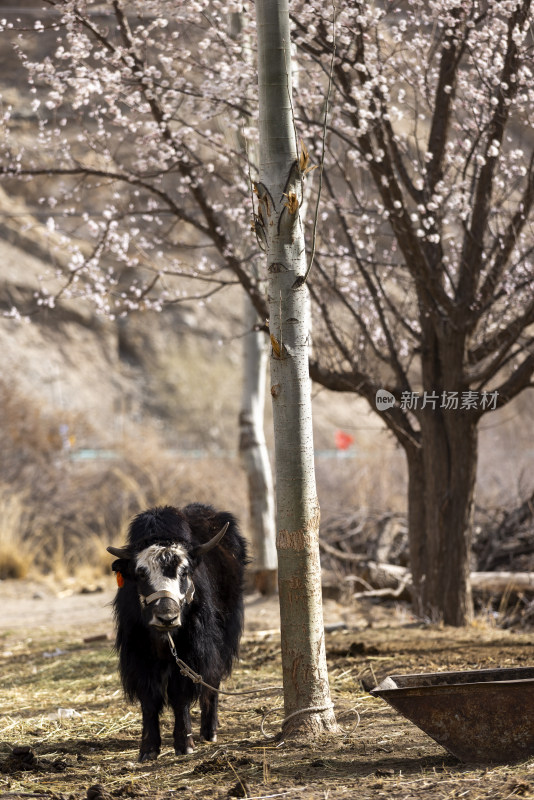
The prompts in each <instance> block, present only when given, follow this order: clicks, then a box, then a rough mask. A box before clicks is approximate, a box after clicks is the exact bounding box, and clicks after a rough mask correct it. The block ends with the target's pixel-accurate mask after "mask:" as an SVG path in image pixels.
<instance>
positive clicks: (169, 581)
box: [135, 544, 189, 605]
mask: <svg viewBox="0 0 534 800" xmlns="http://www.w3.org/2000/svg"><path fill="white" fill-rule="evenodd" d="M135 566H136V571H142V572H143V573H144V575H143V578H144V580H146V582H147V583H148V584H149V585H150V589H151V592H161V591H167V592H171V594H172V595H173V597H174V598H175V599H176V602H177V603H180V602H182V601H183V600H184V598H185V597H186V593H187V585H186V586H185V587H184V583H187V582H184V580H183V575H184V572H186V571H187V569H188V567H189V560H188V558H187V551H186V549H185V548H184V547H182V546H181V545H179V544H171V545H167V546H164V545H160V544H152V545H150V547H146V548H145V549H144V550H141V552H140V553H139V554H138V555H137V557H136V560H135ZM157 603H159V600H158V601H156V605H157Z"/></svg>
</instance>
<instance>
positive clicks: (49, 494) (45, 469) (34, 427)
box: [0, 384, 246, 579]
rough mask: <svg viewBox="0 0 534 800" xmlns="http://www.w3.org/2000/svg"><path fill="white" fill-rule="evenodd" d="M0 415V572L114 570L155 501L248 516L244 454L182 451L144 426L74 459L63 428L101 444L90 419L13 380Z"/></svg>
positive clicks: (2, 389)
mask: <svg viewBox="0 0 534 800" xmlns="http://www.w3.org/2000/svg"><path fill="white" fill-rule="evenodd" d="M0 415H1V417H0V418H2V419H3V425H2V426H1V428H0V447H1V448H2V454H3V458H2V461H1V462H0V518H1V523H0V577H14V578H15V577H22V576H23V575H24V574H26V572H27V571H28V570H29V569H30V568H31V567H35V568H36V569H37V570H39V571H40V572H43V573H51V574H53V575H54V576H56V577H57V578H60V579H61V578H65V577H67V576H69V575H72V574H74V573H76V574H79V573H80V571H82V570H83V571H84V572H85V573H88V572H91V573H92V574H93V576H97V575H102V574H105V573H108V572H109V565H110V557H109V554H108V553H107V552H106V546H107V545H109V544H114V543H115V544H116V543H119V542H121V541H123V539H124V536H125V533H126V529H127V526H128V524H129V522H130V520H131V518H132V517H133V516H134V515H135V514H137V513H139V512H140V511H142V510H144V509H145V508H147V507H150V506H153V505H164V504H171V505H178V506H179V505H185V504H186V503H189V502H207V503H211V504H213V505H214V506H218V507H221V508H225V509H226V508H227V509H228V510H231V511H234V512H235V513H236V514H237V515H238V516H240V517H243V516H244V512H245V509H246V500H245V497H246V492H245V481H244V478H243V476H242V475H241V471H240V469H239V465H238V463H237V460H234V459H229V458H225V459H223V458H220V457H217V456H214V457H213V458H203V459H195V458H187V457H186V456H185V455H183V454H182V455H175V454H173V453H171V452H169V451H168V450H167V449H166V445H165V443H164V442H163V441H162V439H161V438H160V437H159V436H158V435H157V434H155V433H148V432H146V431H143V438H142V439H138V438H135V437H134V436H132V437H131V438H130V439H129V441H128V442H127V443H126V444H124V445H123V446H122V447H121V448H117V449H114V450H113V451H112V452H111V453H107V454H105V453H101V454H100V455H99V452H98V450H97V451H96V452H95V453H94V457H93V458H91V459H89V460H85V459H82V460H76V453H73V452H70V451H69V450H68V448H67V449H66V448H65V447H64V443H63V441H62V438H61V436H60V433H59V431H60V425H65V424H66V422H67V423H68V424H69V429H70V430H73V431H76V437H77V442H79V443H80V444H83V443H84V440H85V442H87V443H90V444H91V445H94V444H95V442H97V437H96V436H95V434H94V432H92V431H91V430H90V428H89V427H88V426H86V425H85V424H84V421H83V419H81V418H79V417H76V418H75V417H68V416H67V415H66V414H65V413H63V412H61V415H60V414H59V413H58V414H57V415H53V414H50V413H48V414H47V413H44V412H43V411H41V410H40V409H39V408H38V407H37V405H36V404H35V403H34V402H32V401H31V400H30V399H28V398H26V397H24V396H22V395H20V394H19V393H18V392H17V391H16V390H15V389H12V388H10V387H8V386H6V385H5V384H4V385H2V384H0ZM106 445H107V443H106V442H102V443H101V446H104V447H105V446H106ZM228 476H231V488H230V487H229V482H228ZM229 497H231V501H229V499H228V498H229Z"/></svg>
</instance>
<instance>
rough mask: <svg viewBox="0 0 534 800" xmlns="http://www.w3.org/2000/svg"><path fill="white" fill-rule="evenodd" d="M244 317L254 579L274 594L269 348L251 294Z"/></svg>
mask: <svg viewBox="0 0 534 800" xmlns="http://www.w3.org/2000/svg"><path fill="white" fill-rule="evenodd" d="M244 320H245V326H246V328H247V330H248V331H249V332H248V333H247V334H246V335H245V338H244V340H243V367H244V375H243V393H242V399H241V413H240V415H239V452H240V454H241V459H242V462H243V467H244V469H245V472H246V475H247V483H248V497H249V514H250V534H251V539H252V550H253V558H254V561H253V570H254V582H255V586H256V588H257V589H258V590H259V591H260V592H261V593H262V594H273V593H274V592H275V591H276V579H277V563H278V562H277V556H276V527H275V509H274V487H273V477H272V472H271V464H270V461H269V454H268V452H267V443H266V441H265V433H264V427H263V419H264V410H265V379H266V373H267V358H268V347H267V340H266V337H265V334H264V333H263V332H262V331H255V330H254V327H255V326H256V325H257V323H258V314H257V312H256V310H255V309H254V307H253V305H252V303H251V302H250V300H249V298H248V297H245V309H244Z"/></svg>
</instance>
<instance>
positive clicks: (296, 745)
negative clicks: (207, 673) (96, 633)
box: [0, 627, 534, 800]
mask: <svg viewBox="0 0 534 800" xmlns="http://www.w3.org/2000/svg"><path fill="white" fill-rule="evenodd" d="M1 647H2V645H1V643H0V661H1V664H2V676H3V681H2V682H3V692H2V698H1V707H0V714H1V721H0V796H1V797H6V798H22V797H23V796H28V795H29V794H30V795H32V796H36V797H43V798H44V797H54V798H56V799H57V798H65V799H66V798H72V799H73V800H78V799H79V800H81V799H82V798H84V799H85V798H86V797H87V789H88V788H89V787H90V786H94V785H95V784H100V785H101V786H103V787H104V789H105V791H106V792H107V793H108V796H110V797H140V798H141V797H142V798H160V800H164V799H165V800H170V798H173V797H180V798H184V800H189V799H190V798H208V800H209V799H211V798H213V799H214V800H222V798H226V797H232V796H237V797H239V796H242V797H244V796H247V797H249V798H275V797H280V798H284V797H285V798H288V799H289V798H290V799H291V800H293V799H296V798H300V797H305V798H307V800H308V799H310V800H325V798H329V799H330V798H339V800H345V798H347V799H348V798H354V797H358V798H361V800H368V799H369V800H370V799H371V798H373V799H375V798H376V799H377V798H381V797H387V798H393V800H409V798H432V800H434V798H435V799H436V800H452V798H460V797H465V798H472V799H473V800H475V799H476V800H504V798H511V797H515V796H521V797H524V798H533V797H534V760H531V761H527V762H524V763H522V764H519V765H511V766H510V765H508V766H487V767H486V766H481V767H473V766H470V765H463V764H461V763H459V762H458V761H456V759H454V758H452V757H451V756H449V755H448V754H447V753H446V751H445V750H443V749H442V748H441V747H439V746H438V745H437V744H435V743H434V742H433V741H432V740H431V739H429V738H428V737H427V736H425V734H423V733H422V732H421V731H419V730H418V729H417V728H415V727H414V726H413V725H411V724H410V723H409V722H407V721H406V720H405V719H403V718H401V717H399V715H397V714H396V713H395V712H394V711H393V710H392V709H391V708H390V707H389V706H387V705H386V704H385V703H383V702H382V701H381V700H378V699H375V698H372V697H371V696H370V695H368V694H367V693H366V692H365V691H364V690H363V688H362V679H364V680H372V677H373V675H374V676H375V678H377V679H378V678H382V677H384V676H385V675H386V674H391V673H392V672H395V671H399V670H401V671H418V670H420V669H421V667H422V665H428V664H431V665H432V668H435V667H437V668H446V667H448V666H449V665H450V663H451V659H456V660H455V664H456V665H458V666H463V667H465V668H467V667H468V666H472V664H473V663H478V664H479V665H482V666H487V665H488V664H491V663H492V662H493V661H495V660H497V659H498V660H500V661H503V662H505V661H514V662H515V663H521V662H524V661H525V659H527V658H528V657H529V655H530V654H531V652H532V650H531V645H530V642H529V640H528V637H525V636H514V635H511V634H507V635H503V634H502V633H499V632H488V631H482V632H481V631H478V630H476V629H473V630H471V631H470V632H464V633H463V634H460V635H457V634H456V633H455V632H451V631H447V630H444V631H440V630H438V629H429V628H426V629H425V628H422V627H418V628H409V627H404V628H402V629H401V628H399V629H398V630H397V631H395V630H393V629H386V628H384V629H380V630H378V629H377V630H372V629H370V630H367V631H354V630H353V631H351V630H345V631H338V632H336V633H330V634H328V635H327V653H328V661H329V667H330V680H331V687H332V695H333V699H334V702H335V705H336V713H337V718H338V722H339V724H340V727H341V730H340V732H339V734H336V735H329V736H326V737H324V738H323V739H322V740H321V741H319V742H285V743H284V742H279V741H276V740H275V739H273V738H271V734H275V733H277V732H278V729H279V724H280V720H281V717H282V715H283V712H282V711H281V710H280V711H278V712H275V713H273V714H272V715H270V716H269V717H268V719H267V720H266V722H265V728H266V734H267V736H268V737H269V738H265V737H264V736H263V735H262V733H261V731H260V724H261V719H262V717H263V715H264V714H265V712H266V711H267V710H270V709H273V708H276V707H277V706H278V705H279V704H280V698H279V697H277V696H268V697H266V696H261V695H258V696H256V695H246V696H243V697H229V696H225V697H222V698H221V714H220V736H219V742H218V743H217V744H207V745H206V744H205V745H198V746H197V749H196V751H195V752H194V753H193V754H191V755H189V756H183V757H176V756H175V755H174V752H173V749H172V741H171V732H172V719H171V717H170V714H169V713H168V712H167V713H165V715H164V718H163V722H162V733H163V746H162V753H161V756H160V758H159V759H158V760H157V761H155V762H148V763H143V764H138V763H137V753H138V745H139V738H140V713H139V709H138V708H137V707H135V706H130V705H128V704H127V703H125V701H124V699H123V696H122V691H121V689H120V685H119V680H118V676H117V673H116V657H115V654H114V652H113V650H112V647H111V644H110V642H109V640H107V641H93V642H83V641H82V640H80V639H76V638H75V636H74V634H71V635H70V636H65V637H62V636H55V637H54V638H52V639H50V638H46V637H45V638H40V639H32V638H21V639H20V640H19V641H18V642H13V641H11V642H10V650H5V651H4V652H1ZM280 672H281V666H280V641H279V636H278V635H276V634H270V635H262V634H254V635H252V634H251V635H249V636H247V637H246V639H245V641H244V643H243V650H242V658H241V661H240V663H239V664H238V665H237V667H236V669H235V671H234V674H233V676H232V678H231V679H230V680H229V681H228V682H227V684H226V688H228V689H232V690H233V689H236V690H244V689H249V688H251V687H253V688H256V687H258V686H272V685H277V684H279V682H280ZM496 713H498V710H496ZM198 728H199V715H198V710H197V709H195V711H194V714H193V732H194V733H197V734H198ZM17 746H18V747H20V746H26V747H27V748H31V753H30V755H28V754H26V762H24V758H23V757H21V756H20V754H19V756H16V755H14V748H16V747H17ZM16 752H19V751H15V753H16ZM32 754H33V755H32Z"/></svg>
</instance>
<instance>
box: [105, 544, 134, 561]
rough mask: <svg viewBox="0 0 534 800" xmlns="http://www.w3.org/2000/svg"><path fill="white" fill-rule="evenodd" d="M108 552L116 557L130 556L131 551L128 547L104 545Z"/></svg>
mask: <svg viewBox="0 0 534 800" xmlns="http://www.w3.org/2000/svg"><path fill="white" fill-rule="evenodd" d="M106 550H107V551H108V553H111V555H112V556H116V557H117V558H126V559H128V558H131V557H132V552H131V550H130V549H129V548H128V547H106Z"/></svg>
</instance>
